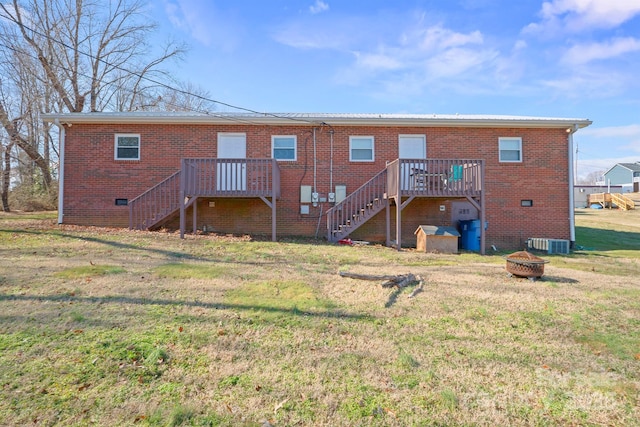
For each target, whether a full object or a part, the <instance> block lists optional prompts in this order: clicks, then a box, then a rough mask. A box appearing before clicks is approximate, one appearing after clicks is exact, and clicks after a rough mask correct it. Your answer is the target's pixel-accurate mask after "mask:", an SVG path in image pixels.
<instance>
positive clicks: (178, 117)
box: [42, 112, 592, 128]
mask: <svg viewBox="0 0 640 427" xmlns="http://www.w3.org/2000/svg"><path fill="white" fill-rule="evenodd" d="M42 117H43V120H44V121H46V122H56V121H59V122H60V123H65V124H74V123H78V124H80V123H114V124H115V123H118V124H120V123H140V124H142V123H151V124H153V123H167V124H241V125H267V124H268V125H294V124H299V125H302V126H310V125H315V126H317V125H320V124H325V123H326V124H329V125H332V126H348V125H352V126H417V127H505V128H508V127H526V128H537V127H540V128H564V127H567V128H569V127H573V126H577V127H578V128H585V127H587V126H589V125H590V124H591V123H592V122H591V120H588V119H580V118H556V117H530V116H495V115H458V114H455V115H440V114H342V113H338V114H328V113H263V114H260V113H255V114H254V113H210V114H191V113H188V114H187V113H170V112H153V113H146V112H133V113H61V114H55V113H53V114H43V115H42Z"/></svg>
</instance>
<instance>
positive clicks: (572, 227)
mask: <svg viewBox="0 0 640 427" xmlns="http://www.w3.org/2000/svg"><path fill="white" fill-rule="evenodd" d="M578 129H579V127H578V125H577V124H574V125H573V127H571V128H568V129H567V132H568V133H569V135H568V137H567V139H568V144H567V145H568V146H569V147H568V149H569V240H570V243H569V244H570V246H571V248H573V247H574V246H575V243H576V218H575V215H576V214H575V206H574V205H575V200H574V197H575V196H574V194H573V192H574V188H575V171H574V170H573V169H574V166H573V134H574V133H576V132H577V131H578Z"/></svg>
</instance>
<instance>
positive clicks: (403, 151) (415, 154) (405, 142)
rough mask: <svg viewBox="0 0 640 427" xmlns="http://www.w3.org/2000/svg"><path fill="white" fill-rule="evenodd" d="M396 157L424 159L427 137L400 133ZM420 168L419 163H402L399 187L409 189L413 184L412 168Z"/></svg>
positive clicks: (425, 156)
mask: <svg viewBox="0 0 640 427" xmlns="http://www.w3.org/2000/svg"><path fill="white" fill-rule="evenodd" d="M398 158H400V159H420V160H423V159H426V158H427V138H426V136H425V135H400V137H399V139H398ZM417 168H420V164H419V163H417V164H411V163H403V164H402V168H401V169H400V180H401V181H400V188H401V189H403V190H409V189H411V188H412V184H413V179H412V177H413V174H414V172H415V171H414V169H417Z"/></svg>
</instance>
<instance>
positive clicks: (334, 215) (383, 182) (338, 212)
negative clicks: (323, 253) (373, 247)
mask: <svg viewBox="0 0 640 427" xmlns="http://www.w3.org/2000/svg"><path fill="white" fill-rule="evenodd" d="M386 188H387V170H386V169H383V170H382V171H381V172H380V173H378V174H377V175H376V176H374V177H373V178H371V179H370V180H369V181H367V182H366V183H364V184H363V185H362V186H361V187H360V188H358V189H357V190H355V191H354V192H353V193H351V194H349V195H348V196H347V197H345V198H344V200H342V201H341V202H340V203H338V204H336V205H335V206H333V207H332V208H331V209H329V210H328V211H327V232H328V234H327V240H328V241H330V242H337V241H339V240H340V239H343V238H345V237H347V236H348V235H349V234H351V233H353V232H354V231H355V230H356V229H357V228H358V227H360V226H361V225H362V224H364V223H365V222H367V221H368V220H369V219H371V218H372V217H373V216H374V215H376V214H377V213H378V212H380V211H381V210H382V209H384V208H385V207H386V206H387V203H388V200H387V194H386Z"/></svg>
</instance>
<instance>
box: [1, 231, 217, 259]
mask: <svg viewBox="0 0 640 427" xmlns="http://www.w3.org/2000/svg"><path fill="white" fill-rule="evenodd" d="M3 232H4V233H14V234H31V235H37V236H48V235H51V236H57V237H63V238H66V239H73V240H80V241H83V242H92V243H99V244H102V245H107V246H112V247H114V248H117V249H123V250H124V249H131V250H138V251H146V252H154V253H158V254H161V255H165V256H168V257H171V258H180V259H190V260H196V261H207V258H203V257H198V256H193V255H189V254H185V253H183V252H177V251H168V250H164V249H152V248H142V247H139V246H136V245H131V244H128V243H122V242H116V241H111V240H105V239H99V238H97V237H87V236H76V235H73V234H67V233H60V232H55V231H52V232H49V231H31V230H15V229H10V230H6V229H0V233H3Z"/></svg>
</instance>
